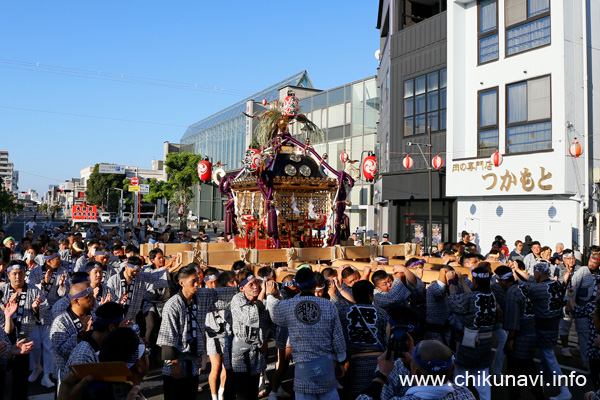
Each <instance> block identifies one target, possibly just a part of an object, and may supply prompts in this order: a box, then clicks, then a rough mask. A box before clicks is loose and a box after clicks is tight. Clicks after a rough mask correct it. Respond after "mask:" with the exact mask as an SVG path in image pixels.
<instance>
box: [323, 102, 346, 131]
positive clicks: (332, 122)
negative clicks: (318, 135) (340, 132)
mask: <svg viewBox="0 0 600 400" xmlns="http://www.w3.org/2000/svg"><path fill="white" fill-rule="evenodd" d="M340 125H344V104H338V105H336V106H331V107H329V123H328V125H327V126H328V127H329V128H331V127H334V126H340Z"/></svg>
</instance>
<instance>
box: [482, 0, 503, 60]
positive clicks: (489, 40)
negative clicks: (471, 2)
mask: <svg viewBox="0 0 600 400" xmlns="http://www.w3.org/2000/svg"><path fill="white" fill-rule="evenodd" d="M478 34H479V36H478V38H479V46H478V53H479V64H485V63H487V62H490V61H495V60H497V59H498V1H497V0H481V1H480V2H479V18H478Z"/></svg>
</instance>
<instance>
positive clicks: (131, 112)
mask: <svg viewBox="0 0 600 400" xmlns="http://www.w3.org/2000/svg"><path fill="white" fill-rule="evenodd" d="M286 7H287V8H286ZM377 7H378V2H377V1H374V0H371V1H363V0H356V1H350V2H348V1H345V2H342V1H301V2H287V3H286V2H281V1H256V2H248V1H220V2H208V1H201V0H196V1H109V0H106V1H104V0H103V1H28V2H9V1H2V2H0V37H2V38H3V39H2V40H1V41H0V87H1V90H0V150H4V151H8V152H9V153H10V154H9V160H10V161H11V162H13V163H14V164H15V169H17V170H19V171H20V177H19V189H20V190H22V191H25V190H27V189H30V188H31V189H36V190H38V192H39V193H40V194H43V193H44V192H45V191H46V190H47V188H48V185H50V184H58V183H60V182H62V181H64V180H67V179H70V178H71V177H79V171H80V170H81V169H82V168H84V167H86V166H88V165H91V164H95V163H97V162H109V163H118V164H126V165H138V166H140V167H142V168H150V167H151V161H152V159H154V158H155V159H161V157H162V143H163V142H164V141H170V142H179V139H180V138H181V136H182V135H183V133H184V132H185V129H186V127H187V126H188V125H191V124H193V123H195V122H197V121H199V120H201V119H203V118H205V117H207V116H209V115H211V114H212V113H214V112H216V111H219V110H221V109H223V108H224V107H227V106H228V105H230V104H233V103H235V102H236V101H239V100H241V99H242V98H244V97H247V96H248V95H251V94H252V93H255V92H257V91H259V90H261V89H263V88H265V87H267V86H269V85H271V84H273V83H275V82H277V81H279V80H282V79H284V78H286V77H288V76H290V75H292V74H294V73H296V72H299V71H301V70H303V69H306V70H307V71H308V73H309V76H310V77H311V79H312V81H313V84H314V85H315V87H316V88H319V89H328V88H332V87H335V86H338V85H341V84H344V83H347V82H352V81H355V80H358V79H361V78H365V77H367V76H371V75H375V74H376V73H377V60H376V59H375V57H374V52H375V50H377V48H378V47H379V35H378V31H377V30H376V29H375V25H376V23H377ZM38 63H39V64H38ZM121 75H123V77H121ZM132 77H139V78H143V79H137V78H136V79H135V80H136V81H137V82H138V83H132V80H133V78H132ZM159 80H160V81H159ZM176 83H181V84H183V85H180V84H176ZM174 85H176V86H184V87H186V88H185V89H180V88H174V87H172V86H174ZM194 85H197V86H194ZM258 100H260V99H258ZM33 110H36V111H33ZM65 114H76V115H65ZM84 115H85V116H94V117H101V118H91V117H84ZM133 121H140V122H133ZM142 122H148V123H142Z"/></svg>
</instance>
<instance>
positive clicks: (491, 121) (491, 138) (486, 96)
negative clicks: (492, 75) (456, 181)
mask: <svg viewBox="0 0 600 400" xmlns="http://www.w3.org/2000/svg"><path fill="white" fill-rule="evenodd" d="M477 102H478V108H479V111H478V115H477V137H478V139H477V156H478V157H487V156H489V155H491V154H492V153H493V152H494V151H496V150H498V143H499V142H498V88H497V87H496V88H493V89H486V90H482V91H480V92H479V93H478V101H477Z"/></svg>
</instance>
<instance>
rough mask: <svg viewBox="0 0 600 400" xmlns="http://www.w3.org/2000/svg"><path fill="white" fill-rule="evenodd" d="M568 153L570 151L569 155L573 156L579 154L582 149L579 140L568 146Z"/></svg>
mask: <svg viewBox="0 0 600 400" xmlns="http://www.w3.org/2000/svg"><path fill="white" fill-rule="evenodd" d="M569 153H571V155H572V156H573V157H575V158H577V157H579V156H580V155H581V153H582V150H581V145H580V144H579V142H573V144H572V145H570V146H569Z"/></svg>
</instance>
